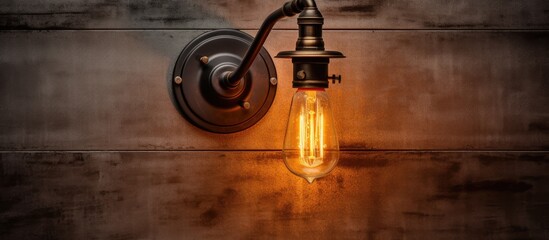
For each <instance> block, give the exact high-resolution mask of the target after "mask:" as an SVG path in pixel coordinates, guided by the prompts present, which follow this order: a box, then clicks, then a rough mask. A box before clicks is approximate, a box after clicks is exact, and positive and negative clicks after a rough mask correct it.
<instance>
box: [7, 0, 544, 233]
mask: <svg viewBox="0 0 549 240" xmlns="http://www.w3.org/2000/svg"><path fill="white" fill-rule="evenodd" d="M283 2H284V0H277V1H260V0H201V1H195V0H154V1H153V0H132V1H120V0H86V1H81V0H77V1H75V0H49V1H45V0H3V1H0V191H1V192H2V194H0V239H108V240H110V239H112V240H114V239H117V240H119V239H181V238H184V239H208V238H211V239H220V238H230V239H258V238H276V239H549V228H548V225H547V223H548V222H549V219H548V216H549V207H548V206H549V189H548V188H547V186H548V185H549V176H548V174H547V173H548V172H549V159H548V156H549V154H548V152H547V151H548V150H549V95H548V94H547V89H549V55H548V54H547V53H548V52H549V44H548V43H549V31H548V29H549V1H546V0H528V1H513V0H499V1H493V0H456V1H434V0H423V1H420V0H413V1H406V0H340V1H329V0H317V3H318V5H319V7H320V9H321V10H322V13H323V15H324V16H325V18H326V20H325V27H326V28H327V29H329V30H326V31H324V38H325V41H326V46H327V48H329V49H334V50H340V51H342V52H343V53H345V54H346V55H347V58H346V59H341V60H332V63H331V64H330V73H335V74H342V75H343V81H342V83H341V84H338V85H334V86H331V87H330V88H329V89H328V93H329V95H330V98H331V100H332V106H333V108H334V111H335V117H336V123H337V124H338V125H337V128H338V129H337V130H338V132H339V138H340V146H341V147H342V149H343V150H344V151H343V152H342V157H341V160H340V162H339V165H338V167H337V168H336V169H335V170H334V171H333V172H332V173H331V174H330V175H328V176H327V177H325V178H321V179H319V180H317V181H315V182H314V183H313V184H307V183H306V181H305V180H303V179H300V178H298V177H296V176H294V175H292V174H291V173H290V172H289V171H288V170H287V169H286V168H285V166H284V164H283V163H282V156H281V153H280V152H279V149H280V148H281V146H282V140H283V137H284V131H285V127H286V126H285V124H286V118H287V114H288V110H289V107H290V101H291V97H292V94H293V92H294V91H295V90H294V89H292V88H291V82H290V78H291V76H290V72H291V69H292V65H291V63H290V61H288V60H280V59H275V60H274V62H275V65H276V67H277V71H278V77H279V81H278V82H279V84H278V93H277V96H276V98H275V102H274V104H273V106H272V108H271V109H270V111H269V112H268V113H267V115H266V116H265V117H264V118H263V119H262V120H261V121H260V122H259V123H258V124H257V125H255V126H253V127H251V128H250V129H247V130H246V131H243V132H240V133H235V134H229V135H218V134H211V133H207V132H205V131H202V130H199V129H197V128H196V127H194V126H192V125H191V124H189V123H188V122H187V121H185V120H184V119H183V118H182V117H181V116H180V115H179V113H178V111H177V110H176V108H175V107H174V105H173V103H172V100H171V96H170V94H169V93H170V91H169V85H170V84H171V80H172V79H171V75H172V73H171V72H172V67H173V65H174V62H175V60H176V58H177V56H178V54H179V52H180V51H181V50H182V48H183V47H184V46H185V45H186V44H187V43H188V42H189V41H191V40H192V39H193V38H195V37H196V36H198V35H200V34H202V33H204V32H205V31H207V30H209V29H219V28H237V29H243V30H245V31H246V32H248V33H250V34H252V35H253V34H254V33H255V30H257V28H258V27H259V26H260V24H261V21H263V19H264V17H265V16H267V15H268V14H269V13H270V12H271V11H272V10H274V9H275V8H278V7H280V6H281V4H282V3H283ZM295 22H296V20H295V18H293V19H286V20H282V21H281V22H280V23H279V24H277V25H276V29H277V30H274V31H273V32H272V33H271V36H270V37H269V39H268V40H267V42H266V44H265V47H266V48H267V50H268V51H269V53H270V54H271V55H275V54H276V53H277V52H279V51H282V50H290V49H292V48H293V47H294V42H295V40H296V37H297V31H295V28H296V24H295Z"/></svg>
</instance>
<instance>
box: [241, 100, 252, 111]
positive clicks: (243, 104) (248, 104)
mask: <svg viewBox="0 0 549 240" xmlns="http://www.w3.org/2000/svg"><path fill="white" fill-rule="evenodd" d="M241 105H242V107H243V108H244V109H246V110H248V109H250V107H251V106H252V105H250V102H248V101H243V102H242V104H241Z"/></svg>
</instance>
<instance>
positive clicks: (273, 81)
mask: <svg viewBox="0 0 549 240" xmlns="http://www.w3.org/2000/svg"><path fill="white" fill-rule="evenodd" d="M269 82H271V84H272V85H276V84H278V79H276V78H275V77H272V78H271V79H269Z"/></svg>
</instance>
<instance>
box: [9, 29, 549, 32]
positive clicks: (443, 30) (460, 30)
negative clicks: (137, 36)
mask: <svg viewBox="0 0 549 240" xmlns="http://www.w3.org/2000/svg"><path fill="white" fill-rule="evenodd" d="M218 29H238V30H241V31H258V30H259V29H257V28H25V29H18V28H0V31H211V30H218ZM297 30H298V29H297V28H274V29H273V31H297ZM323 30H324V31H379V32H390V31H401V32H546V31H549V29H546V28H540V29H535V28H534V29H532V28H530V29H521V28H462V29H459V28H455V29H454V28H324V29H323Z"/></svg>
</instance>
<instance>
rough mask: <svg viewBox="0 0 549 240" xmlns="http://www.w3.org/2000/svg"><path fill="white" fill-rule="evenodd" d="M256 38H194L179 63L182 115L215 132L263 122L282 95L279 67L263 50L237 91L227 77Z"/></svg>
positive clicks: (234, 34) (217, 33) (176, 81)
mask: <svg viewBox="0 0 549 240" xmlns="http://www.w3.org/2000/svg"><path fill="white" fill-rule="evenodd" d="M252 41H253V37H252V36H250V35H248V34H246V33H244V32H241V31H238V30H233V29H223V30H214V31H210V32H206V33H204V34H202V35H200V36H198V37H197V38H195V39H193V40H192V41H191V42H190V43H189V44H188V45H187V46H185V48H184V49H183V51H182V52H181V54H180V55H179V58H178V59H177V62H176V64H175V68H174V73H173V80H172V84H171V86H172V90H173V93H174V97H175V102H176V105H177V107H178V109H179V110H180V112H181V113H182V115H183V116H184V117H185V118H186V119H187V120H188V121H190V122H191V123H192V124H194V125H195V126H197V127H200V128H202V129H204V130H207V131H210V132H215V133H233V132H238V131H242V130H244V129H247V128H249V127H251V126H252V125H254V124H255V123H256V122H258V121H259V120H260V119H261V118H262V117H263V116H264V115H265V114H266V113H267V111H268V110H269V108H270V107H271V104H272V103H273V101H274V98H275V95H276V86H277V82H278V81H277V79H276V68H275V65H274V63H273V61H272V58H271V56H270V55H269V53H268V52H267V50H266V49H265V48H262V49H261V51H260V52H259V55H258V57H257V58H256V59H255V61H254V63H253V64H252V66H251V67H250V70H249V71H248V73H247V74H246V75H245V76H244V78H243V79H242V80H241V81H239V83H238V85H236V86H227V85H226V84H224V82H223V80H222V79H223V74H226V73H227V72H232V71H234V70H235V69H236V68H237V67H238V65H239V64H240V63H241V61H242V57H243V56H244V54H245V53H246V51H247V50H248V48H249V46H250V44H251V42H252Z"/></svg>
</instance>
